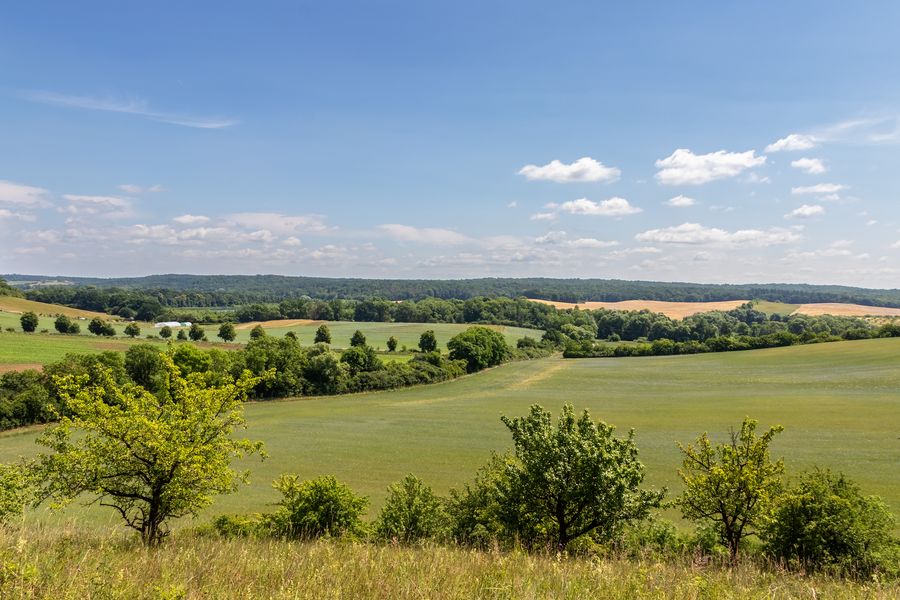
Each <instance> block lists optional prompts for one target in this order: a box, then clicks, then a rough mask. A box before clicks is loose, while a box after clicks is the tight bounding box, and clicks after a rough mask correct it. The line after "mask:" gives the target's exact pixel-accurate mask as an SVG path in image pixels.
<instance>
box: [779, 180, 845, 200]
mask: <svg viewBox="0 0 900 600" xmlns="http://www.w3.org/2000/svg"><path fill="white" fill-rule="evenodd" d="M846 189H847V186H846V185H841V184H840V183H817V184H816V185H802V186H799V187H792V188H791V193H792V194H794V195H802V194H837V193H838V192H840V191H842V190H846ZM829 199H836V198H829Z"/></svg>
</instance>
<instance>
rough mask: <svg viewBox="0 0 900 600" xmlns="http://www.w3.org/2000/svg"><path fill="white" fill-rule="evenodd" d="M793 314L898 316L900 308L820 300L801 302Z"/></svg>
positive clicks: (899, 315) (814, 315)
mask: <svg viewBox="0 0 900 600" xmlns="http://www.w3.org/2000/svg"><path fill="white" fill-rule="evenodd" d="M791 314H794V315H809V316H811V317H816V316H819V315H834V316H838V317H900V308H887V307H884V306H865V305H862V304H841V303H837V302H822V303H820V304H801V305H800V307H799V308H798V309H797V310H795V311H794V312H793V313H791Z"/></svg>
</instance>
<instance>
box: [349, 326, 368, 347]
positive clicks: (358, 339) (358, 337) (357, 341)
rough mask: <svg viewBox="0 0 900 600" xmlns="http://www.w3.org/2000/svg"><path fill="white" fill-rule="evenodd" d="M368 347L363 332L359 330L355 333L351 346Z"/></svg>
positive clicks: (351, 339)
mask: <svg viewBox="0 0 900 600" xmlns="http://www.w3.org/2000/svg"><path fill="white" fill-rule="evenodd" d="M365 345H366V336H364V335H363V332H362V331H360V330H359V329H357V330H356V331H354V332H353V337H351V338H350V346H351V347H356V346H365Z"/></svg>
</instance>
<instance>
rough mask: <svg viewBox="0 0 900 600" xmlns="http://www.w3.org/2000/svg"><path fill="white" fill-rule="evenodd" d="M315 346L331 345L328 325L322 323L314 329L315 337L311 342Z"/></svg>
mask: <svg viewBox="0 0 900 600" xmlns="http://www.w3.org/2000/svg"><path fill="white" fill-rule="evenodd" d="M313 342H315V343H316V344H330V343H331V331H330V330H329V329H328V325H325V324H324V323H323V324H322V325H319V328H318V329H316V337H315V339H314V340H313Z"/></svg>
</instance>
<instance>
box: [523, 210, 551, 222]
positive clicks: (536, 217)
mask: <svg viewBox="0 0 900 600" xmlns="http://www.w3.org/2000/svg"><path fill="white" fill-rule="evenodd" d="M529 218H530V219H531V220H532V221H554V220H556V213H553V212H539V213H535V214H533V215H531V217H529Z"/></svg>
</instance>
